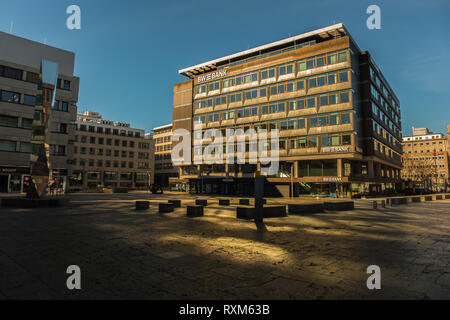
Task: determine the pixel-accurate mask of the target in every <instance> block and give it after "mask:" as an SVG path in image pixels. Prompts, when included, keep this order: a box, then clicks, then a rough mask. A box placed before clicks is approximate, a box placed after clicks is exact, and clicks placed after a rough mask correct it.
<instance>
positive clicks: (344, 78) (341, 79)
mask: <svg viewBox="0 0 450 320" xmlns="http://www.w3.org/2000/svg"><path fill="white" fill-rule="evenodd" d="M347 81H348V73H347V71H344V72H340V73H339V82H347Z"/></svg>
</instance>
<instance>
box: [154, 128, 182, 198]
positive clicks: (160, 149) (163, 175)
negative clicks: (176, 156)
mask: <svg viewBox="0 0 450 320" xmlns="http://www.w3.org/2000/svg"><path fill="white" fill-rule="evenodd" d="M152 133H153V140H154V142H155V184H156V185H159V186H161V187H162V188H163V189H168V188H172V189H173V190H179V188H178V185H177V184H176V183H169V178H174V177H178V170H177V169H176V168H174V166H173V164H172V157H171V152H172V124H171V123H170V124H166V125H164V126H159V127H156V128H153V130H152ZM180 187H181V186H180ZM180 190H182V189H180Z"/></svg>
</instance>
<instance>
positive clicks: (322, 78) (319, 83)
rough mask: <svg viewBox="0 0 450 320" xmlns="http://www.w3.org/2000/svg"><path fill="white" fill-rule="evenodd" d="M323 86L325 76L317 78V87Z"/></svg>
mask: <svg viewBox="0 0 450 320" xmlns="http://www.w3.org/2000/svg"><path fill="white" fill-rule="evenodd" d="M324 85H326V77H325V76H320V77H317V86H318V87H321V86H324Z"/></svg>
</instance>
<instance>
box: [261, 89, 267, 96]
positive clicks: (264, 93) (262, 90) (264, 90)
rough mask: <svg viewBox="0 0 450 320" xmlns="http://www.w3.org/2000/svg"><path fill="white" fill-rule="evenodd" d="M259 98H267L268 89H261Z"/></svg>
mask: <svg viewBox="0 0 450 320" xmlns="http://www.w3.org/2000/svg"><path fill="white" fill-rule="evenodd" d="M259 96H260V97H265V96H267V88H261V89H260V90H259Z"/></svg>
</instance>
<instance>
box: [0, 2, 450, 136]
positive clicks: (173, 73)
mask: <svg viewBox="0 0 450 320" xmlns="http://www.w3.org/2000/svg"><path fill="white" fill-rule="evenodd" d="M0 3H2V5H1V8H2V9H1V10H0V31H4V32H9V30H10V26H11V21H13V34H15V35H17V36H21V37H25V38H28V39H32V40H35V41H40V42H44V39H46V42H47V44H48V45H51V46H55V47H59V48H62V49H66V50H69V51H73V52H75V53H76V63H75V74H76V75H77V76H79V77H80V78H81V81H80V95H79V102H78V106H79V111H83V110H93V111H98V112H100V113H101V114H102V115H103V116H104V118H107V119H111V120H116V121H126V122H130V123H131V125H132V126H133V127H138V128H144V129H146V130H148V129H151V128H153V127H155V126H159V125H163V124H166V123H169V122H171V119H172V87H173V84H175V83H177V82H180V81H184V80H185V78H184V77H182V76H180V75H178V70H179V69H182V68H185V67H189V66H191V65H194V64H198V63H201V62H204V61H207V60H210V59H214V58H218V57H221V56H224V55H227V54H231V53H234V52H238V51H241V50H246V49H248V48H251V47H254V46H258V45H261V44H265V43H268V42H272V41H276V40H279V39H282V38H286V37H288V36H289V35H295V34H299V33H303V32H307V31H311V30H314V29H317V28H321V27H324V26H327V25H331V24H333V23H338V22H343V23H344V25H345V26H346V27H347V29H348V30H349V31H350V33H351V34H352V36H353V37H354V39H355V40H356V42H357V43H358V45H359V46H360V48H361V49H362V50H368V51H370V52H371V54H372V56H373V57H374V59H375V61H376V62H377V64H378V65H379V66H380V68H381V70H382V72H383V73H384V75H385V76H386V78H387V80H388V81H389V83H390V85H391V87H392V88H393V89H394V91H395V92H396V94H397V96H398V97H399V99H400V103H401V110H402V123H403V134H404V135H408V134H410V133H411V127H412V126H415V127H429V128H430V129H431V130H432V131H434V132H445V126H446V125H447V124H450V88H449V86H450V54H449V52H450V41H449V39H450V1H448V0H429V1H425V0H423V1H417V0H395V1H394V0H386V1H379V0H370V1H366V0H355V1H353V0H352V1H335V0H315V1H303V0H302V1H301V0H296V1H287V0H277V1H253V0H241V1H234V0H228V1H216V0H207V1H203V0H201V1H200V0H182V1H178V0H176V1H175V0H166V1H144V0H142V1H137V0H129V1H123V0H122V1H117V0H109V1H106V0H95V1H92V0H90V1H77V0H71V1H65V0H40V1H32V0H28V1H23V0H14V1H10V0H8V1H5V0H0ZM71 4H76V5H78V6H80V8H81V30H68V29H67V28H66V19H67V17H68V15H67V14H66V8H67V7H68V6H69V5H71ZM371 4H376V5H378V6H380V8H381V29H380V30H369V29H367V27H366V19H367V17H368V16H369V15H368V14H366V8H367V7H368V6H369V5H371ZM0 50H1V48H0Z"/></svg>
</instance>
